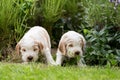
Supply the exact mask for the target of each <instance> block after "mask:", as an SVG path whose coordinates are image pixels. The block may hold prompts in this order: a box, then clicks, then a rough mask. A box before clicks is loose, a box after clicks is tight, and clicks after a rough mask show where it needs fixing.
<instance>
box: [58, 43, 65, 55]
mask: <svg viewBox="0 0 120 80" xmlns="http://www.w3.org/2000/svg"><path fill="white" fill-rule="evenodd" d="M58 49H59V50H60V51H61V52H62V54H63V55H65V54H66V44H65V42H64V41H60V43H59V46H58Z"/></svg>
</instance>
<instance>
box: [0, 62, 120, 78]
mask: <svg viewBox="0 0 120 80" xmlns="http://www.w3.org/2000/svg"><path fill="white" fill-rule="evenodd" d="M119 73H120V69H119V68H117V67H116V68H115V67H111V68H110V67H97V66H96V67H84V68H82V67H76V66H67V67H60V66H47V65H44V64H40V63H37V64H36V63H31V64H15V63H0V79H1V80H8V79H9V80H16V79H17V80H98V79H99V80H119V79H120V76H119V75H118V74H119Z"/></svg>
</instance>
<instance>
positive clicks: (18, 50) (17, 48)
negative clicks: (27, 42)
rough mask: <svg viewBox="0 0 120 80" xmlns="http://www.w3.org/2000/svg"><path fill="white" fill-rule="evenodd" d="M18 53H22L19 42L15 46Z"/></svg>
mask: <svg viewBox="0 0 120 80" xmlns="http://www.w3.org/2000/svg"><path fill="white" fill-rule="evenodd" d="M15 50H16V53H17V54H18V55H19V54H20V44H19V43H18V44H17V45H16V47H15Z"/></svg>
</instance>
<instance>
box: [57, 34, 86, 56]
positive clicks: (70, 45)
mask: <svg viewBox="0 0 120 80" xmlns="http://www.w3.org/2000/svg"><path fill="white" fill-rule="evenodd" d="M84 47H85V39H84V38H83V37H81V36H77V37H75V36H72V37H70V36H66V37H65V38H63V39H62V40H61V42H60V44H59V50H60V51H61V52H62V54H63V55H65V56H68V57H69V58H73V57H76V56H78V55H83V50H84Z"/></svg>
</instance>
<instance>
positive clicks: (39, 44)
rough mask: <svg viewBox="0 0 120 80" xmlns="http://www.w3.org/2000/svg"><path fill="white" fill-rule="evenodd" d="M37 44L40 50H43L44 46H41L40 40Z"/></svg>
mask: <svg viewBox="0 0 120 80" xmlns="http://www.w3.org/2000/svg"><path fill="white" fill-rule="evenodd" d="M38 46H39V48H40V51H41V50H43V48H44V47H43V44H42V43H41V42H38Z"/></svg>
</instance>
